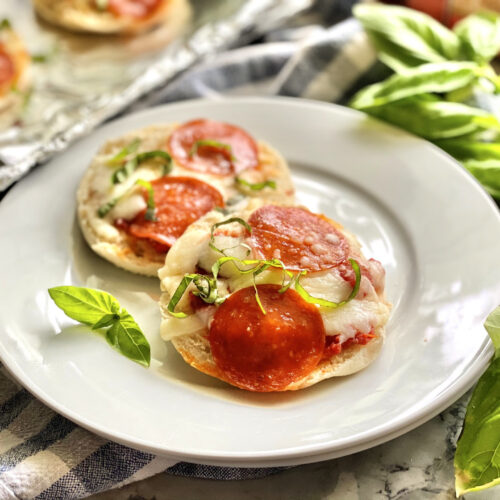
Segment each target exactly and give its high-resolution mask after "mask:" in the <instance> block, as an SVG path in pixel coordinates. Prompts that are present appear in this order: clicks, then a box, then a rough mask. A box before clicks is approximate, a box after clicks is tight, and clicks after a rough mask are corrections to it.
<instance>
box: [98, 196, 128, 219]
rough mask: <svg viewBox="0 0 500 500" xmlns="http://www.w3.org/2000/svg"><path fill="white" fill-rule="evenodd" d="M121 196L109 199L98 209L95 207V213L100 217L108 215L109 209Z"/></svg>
mask: <svg viewBox="0 0 500 500" xmlns="http://www.w3.org/2000/svg"><path fill="white" fill-rule="evenodd" d="M121 198H122V197H121V196H117V197H116V198H113V199H112V200H111V201H108V202H107V203H105V204H104V205H101V206H100V207H99V208H98V209H97V215H98V216H99V217H100V218H101V219H102V218H103V217H105V216H106V215H108V213H109V212H110V211H111V209H112V208H113V207H114V206H115V205H116V204H117V203H118V202H119V201H120V200H121Z"/></svg>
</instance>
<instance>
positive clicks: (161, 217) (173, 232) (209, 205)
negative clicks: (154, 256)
mask: <svg viewBox="0 0 500 500" xmlns="http://www.w3.org/2000/svg"><path fill="white" fill-rule="evenodd" d="M151 186H152V187H153V190H154V199H155V204H156V218H157V220H156V221H149V220H146V218H145V211H143V212H141V213H139V214H138V215H137V216H136V217H135V218H134V219H133V220H132V221H130V222H128V223H127V222H124V221H122V220H120V221H119V223H118V226H119V227H120V228H121V229H125V230H126V231H127V232H128V233H129V234H130V235H132V236H134V237H135V238H146V239H148V240H150V241H151V242H152V243H153V244H155V243H156V244H160V246H158V245H154V246H156V248H157V249H158V250H159V251H160V249H161V250H164V251H166V250H167V249H168V248H170V247H171V246H172V245H173V244H174V243H175V241H176V240H177V238H179V237H180V236H181V235H182V233H184V231H185V230H186V229H187V227H188V226H189V225H190V224H192V223H193V222H194V221H196V220H198V219H199V218H200V217H201V216H202V215H204V214H206V213H207V212H209V211H210V210H212V209H213V208H214V207H216V206H219V207H222V206H224V199H223V198H222V195H221V194H220V192H219V191H218V190H217V189H215V188H214V187H212V186H210V184H207V183H206V182H202V181H200V180H198V179H194V178H193V177H160V178H159V179H156V180H154V181H152V182H151ZM115 225H117V222H115Z"/></svg>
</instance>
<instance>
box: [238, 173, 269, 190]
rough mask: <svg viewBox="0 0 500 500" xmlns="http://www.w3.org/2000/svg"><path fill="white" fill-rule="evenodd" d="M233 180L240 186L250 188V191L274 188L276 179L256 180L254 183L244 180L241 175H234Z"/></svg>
mask: <svg viewBox="0 0 500 500" xmlns="http://www.w3.org/2000/svg"><path fill="white" fill-rule="evenodd" d="M234 180H235V182H236V184H239V185H240V186H244V187H247V188H249V189H251V190H252V191H261V190H262V189H264V188H266V187H268V188H271V189H276V181H273V180H271V179H269V180H267V181H263V182H256V183H251V182H248V181H246V180H245V179H242V178H241V177H238V176H236V177H235V179H234Z"/></svg>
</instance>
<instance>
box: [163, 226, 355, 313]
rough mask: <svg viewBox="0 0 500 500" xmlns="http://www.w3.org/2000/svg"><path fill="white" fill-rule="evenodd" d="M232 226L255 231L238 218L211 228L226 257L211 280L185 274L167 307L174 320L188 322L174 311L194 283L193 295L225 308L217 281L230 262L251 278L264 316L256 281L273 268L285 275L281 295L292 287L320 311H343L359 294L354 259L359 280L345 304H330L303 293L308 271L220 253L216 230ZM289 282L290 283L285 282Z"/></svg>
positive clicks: (273, 261) (217, 264) (274, 261)
mask: <svg viewBox="0 0 500 500" xmlns="http://www.w3.org/2000/svg"><path fill="white" fill-rule="evenodd" d="M233 222H237V223H239V224H241V225H242V226H244V227H245V228H246V229H247V230H248V231H249V232H250V233H251V231H252V229H251V227H250V226H249V225H248V223H247V222H246V221H244V220H243V219H240V218H239V217H233V218H230V219H227V220H225V221H222V222H218V223H216V224H214V225H213V226H212V228H211V231H210V242H209V246H210V248H212V249H213V250H215V251H216V252H218V253H220V254H222V255H223V257H220V258H219V259H217V261H215V262H214V264H213V265H212V276H206V275H203V274H186V275H185V276H184V278H183V279H182V281H181V282H180V284H179V286H178V287H177V289H176V290H175V292H174V294H173V295H172V297H171V299H170V301H169V303H168V305H167V310H168V312H169V313H170V314H171V315H172V316H175V317H177V318H185V317H186V316H187V315H186V314H185V313H183V312H175V307H176V306H177V304H178V303H179V301H180V300H181V298H182V296H183V295H184V293H185V292H186V290H187V288H188V286H189V285H190V284H191V283H193V284H194V285H195V287H196V290H195V291H193V294H194V295H197V296H198V297H200V298H201V299H202V300H203V301H204V302H206V303H207V304H222V303H223V302H224V300H225V298H224V297H220V296H219V294H218V290H217V278H218V276H219V272H220V269H221V267H222V266H223V265H225V264H227V263H228V262H231V263H232V264H233V266H234V267H235V268H236V269H237V270H238V272H239V273H240V274H243V275H245V274H251V275H252V280H253V287H254V288H255V300H256V301H257V303H258V305H259V307H260V309H261V311H262V313H263V314H266V311H265V309H264V307H263V306H262V303H261V301H260V297H259V291H258V289H257V285H256V277H257V276H258V275H259V274H261V273H263V272H264V271H267V270H268V269H270V268H273V269H280V270H281V271H282V272H283V283H282V286H281V288H280V290H279V292H280V293H284V292H286V291H287V290H288V289H289V288H290V287H291V286H292V285H293V286H294V288H295V291H296V292H297V293H298V294H299V295H300V296H301V297H302V298H303V299H304V300H305V301H306V302H309V303H310V304H316V305H318V306H321V307H330V308H335V307H341V306H343V305H345V304H347V303H348V302H350V301H351V300H352V299H354V298H355V297H356V295H357V294H358V291H359V287H360V284H361V271H360V268H359V264H358V262H357V261H356V260H354V259H349V263H350V264H351V267H352V269H353V271H354V274H355V276H356V281H355V284H354V287H353V289H352V291H351V293H350V294H349V296H348V297H347V298H346V299H345V300H343V301H341V302H332V301H330V300H326V299H321V298H319V297H313V296H312V295H310V294H309V293H308V292H307V291H306V290H305V289H304V287H303V286H302V285H301V284H300V278H301V277H302V276H304V275H306V274H307V271H305V270H300V271H290V270H289V269H287V268H286V266H285V265H284V264H283V262H282V261H281V260H279V259H271V260H265V259H239V258H238V257H233V256H230V255H227V254H226V251H227V250H229V248H224V249H220V248H217V247H216V246H215V243H214V232H215V230H216V229H217V227H220V226H222V225H224V224H231V223H233ZM287 279H288V282H286V280H287Z"/></svg>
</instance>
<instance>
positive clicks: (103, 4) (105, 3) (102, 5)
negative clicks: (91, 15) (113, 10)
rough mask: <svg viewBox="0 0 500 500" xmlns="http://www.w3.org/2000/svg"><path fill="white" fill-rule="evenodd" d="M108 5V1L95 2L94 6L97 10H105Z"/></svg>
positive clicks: (97, 0) (99, 0)
mask: <svg viewBox="0 0 500 500" xmlns="http://www.w3.org/2000/svg"><path fill="white" fill-rule="evenodd" d="M108 4H109V0H95V6H96V7H97V8H98V9H99V10H107V8H108Z"/></svg>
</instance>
